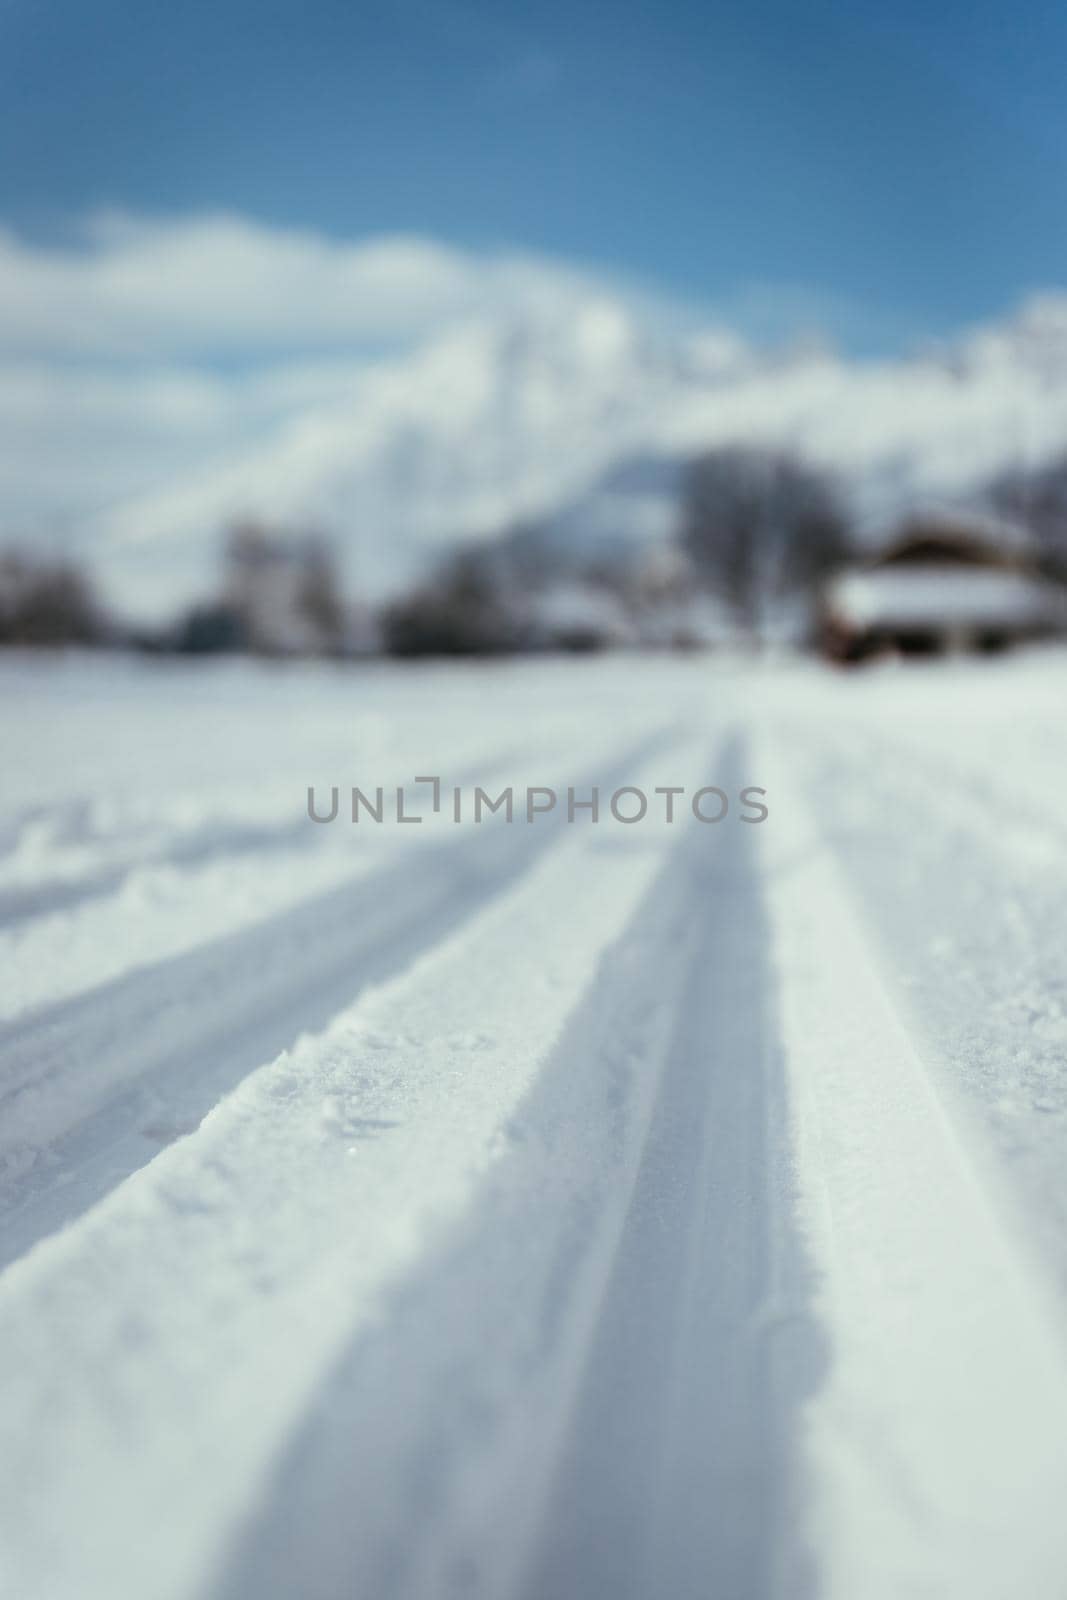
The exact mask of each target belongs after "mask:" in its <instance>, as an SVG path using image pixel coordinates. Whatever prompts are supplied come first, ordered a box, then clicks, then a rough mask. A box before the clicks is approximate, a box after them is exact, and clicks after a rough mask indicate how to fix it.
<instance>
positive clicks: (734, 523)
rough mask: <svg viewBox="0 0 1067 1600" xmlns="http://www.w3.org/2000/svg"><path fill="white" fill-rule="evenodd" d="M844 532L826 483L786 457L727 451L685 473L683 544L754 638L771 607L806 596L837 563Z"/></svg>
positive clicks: (711, 454) (710, 454)
mask: <svg viewBox="0 0 1067 1600" xmlns="http://www.w3.org/2000/svg"><path fill="white" fill-rule="evenodd" d="M846 532H847V523H846V518H845V512H844V508H843V506H842V504H841V501H840V499H839V497H838V494H837V492H836V490H835V488H834V485H833V483H832V482H831V481H830V480H829V479H828V478H827V477H825V476H824V475H823V474H822V473H820V472H818V471H816V470H815V469H813V468H812V467H809V466H807V465H806V464H805V463H804V462H802V461H798V460H796V459H795V458H794V457H792V456H790V455H787V454H785V453H782V452H778V451H772V450H767V449H761V448H758V447H755V446H743V445H726V446H723V447H721V448H718V449H715V450H709V451H707V452H706V454H704V455H702V456H699V457H698V458H697V459H696V460H695V461H694V462H693V463H692V465H691V467H690V469H689V472H688V475H687V478H686V483H685V490H684V498H683V508H682V530H681V535H682V545H683V547H684V548H685V550H686V551H687V552H688V554H689V556H690V557H691V558H692V561H693V564H694V566H695V568H696V570H697V572H698V573H699V574H701V575H702V576H703V578H704V580H705V582H706V583H707V584H708V587H709V588H711V589H712V590H714V591H715V592H717V593H718V594H719V595H721V596H722V598H723V599H724V600H725V601H726V602H727V604H728V605H729V606H730V607H731V608H732V610H733V611H734V614H735V616H736V617H737V619H738V622H739V623H740V624H741V626H742V627H743V628H744V629H745V631H746V632H747V633H748V634H749V635H750V636H751V637H753V638H758V637H759V636H760V635H761V633H762V632H763V629H764V627H765V624H766V620H767V616H768V613H769V611H770V609H771V607H772V606H773V605H774V604H776V603H777V602H780V601H782V600H784V599H786V598H789V597H790V596H797V595H802V594H804V593H805V592H806V591H810V590H811V589H812V588H814V586H815V585H816V584H817V583H818V582H819V580H820V579H821V578H822V577H823V576H824V575H825V574H826V573H827V572H828V571H829V570H830V569H831V568H832V567H833V566H834V565H836V564H837V563H838V562H839V561H840V560H841V558H842V555H843V553H844V551H845V548H846V543H847V541H846Z"/></svg>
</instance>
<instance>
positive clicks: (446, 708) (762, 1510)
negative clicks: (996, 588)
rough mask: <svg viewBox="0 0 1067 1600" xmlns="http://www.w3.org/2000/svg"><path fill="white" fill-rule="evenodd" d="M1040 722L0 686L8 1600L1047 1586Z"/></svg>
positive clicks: (12, 662)
mask: <svg viewBox="0 0 1067 1600" xmlns="http://www.w3.org/2000/svg"><path fill="white" fill-rule="evenodd" d="M1065 709H1067V657H1065V656H1060V655H1056V654H1047V655H1040V654H1039V655H1032V656H1028V657H1026V656H1024V657H1019V658H1016V659H1013V660H1009V661H1004V662H998V663H989V664H981V665H977V664H976V665H939V666H931V667H920V668H915V669H911V668H909V669H894V668H885V669H881V668H880V669H875V670H872V671H870V672H868V673H865V674H856V675H852V676H846V675H837V676H835V675H831V674H829V673H827V672H825V671H823V670H822V669H820V668H817V667H815V666H812V665H805V666H797V667H793V668H789V669H787V668H784V667H774V666H767V667H764V668H762V669H759V670H756V669H753V668H752V667H750V666H742V665H739V664H729V663H719V664H716V663H713V662H711V661H707V660H700V659H690V660H681V659H674V660H636V659H633V660H623V659H618V660H601V661H590V662H587V663H586V662H575V663H570V664H568V663H563V662H548V663H540V664H537V663H526V664H520V665H515V666H504V667H499V668H471V667H456V668H447V669H446V668H437V669H412V670H401V669H386V668H378V667H369V668H367V669H365V670H345V671H342V670H337V671H334V670H331V669H325V668H315V669H313V668H301V667H292V668H278V669H273V670H270V669H257V668H253V667H251V666H248V665H232V666H231V665H226V666H222V667H218V666H207V667H204V668H198V667H181V668H179V667H175V666H172V665H155V664H147V665H146V664H143V663H142V664H138V663H135V662H130V661H107V660H105V659H81V660H79V659H76V658H75V659H70V660H67V661H59V662H51V663H48V662H45V663H33V662H30V661H29V660H26V659H22V660H20V659H17V658H8V659H7V660H6V661H3V662H0V737H2V742H3V749H4V752H5V756H6V759H5V762H4V767H3V773H2V779H0V782H2V809H0V1061H2V1066H0V1265H2V1271H0V1595H2V1596H3V1600H194V1597H195V1600H296V1597H299V1600H400V1597H405V1600H438V1597H442V1600H444V1597H458V1596H471V1597H481V1600H512V1597H514V1600H602V1597H603V1600H607V1597H611V1600H653V1597H654V1600H696V1597H698V1596H699V1597H711V1600H746V1597H755V1596H761V1597H763V1596H774V1597H778V1600H802V1597H824V1596H825V1597H828V1600H912V1597H914V1600H920V1597H921V1600H1006V1597H1008V1596H1013V1597H1014V1596H1025V1597H1026V1600H1062V1597H1063V1596H1064V1595H1065V1594H1067V1518H1065V1516H1064V1501H1065V1496H1067V1316H1065V1309H1067V1066H1065V1061H1067V815H1065V812H1064V795H1065V793H1067V734H1065V716H1064V713H1065ZM426 775H439V776H440V778H441V781H442V790H441V805H440V809H439V810H438V811H437V812H435V811H434V809H433V805H432V799H433V795H432V789H431V786H429V785H427V784H422V785H415V784H414V783H413V780H414V778H415V777H416V776H426ZM309 785H314V786H315V789H316V797H317V803H318V804H319V805H320V806H325V805H327V804H328V801H329V797H330V790H331V787H332V786H333V785H337V786H338V788H339V791H340V806H339V815H338V818H337V820H336V821H334V822H332V823H330V824H328V825H316V824H315V823H313V822H311V821H310V820H309V819H308V816H307V811H306V796H307V789H308V786H309ZM353 785H358V786H359V787H360V788H361V789H363V791H364V792H365V793H367V794H369V795H370V797H371V798H372V799H373V797H374V790H375V789H376V787H377V786H378V785H381V786H383V788H384V789H385V790H386V791H387V792H388V791H389V789H390V788H391V787H395V786H396V785H404V786H406V787H405V794H406V805H407V808H408V814H409V815H412V816H418V817H421V819H422V820H421V821H418V822H415V823H411V824H407V825H405V824H402V823H400V822H398V821H397V820H396V819H395V818H393V817H391V816H390V812H389V807H388V806H387V807H386V811H385V815H384V818H383V821H382V822H381V823H375V822H374V821H373V820H372V819H371V818H370V817H369V816H368V815H367V814H366V813H365V812H363V813H361V820H360V821H359V822H358V823H357V824H353V823H352V822H351V821H349V820H348V817H349V809H348V808H349V800H350V791H351V787H352V786H353ZM593 785H597V786H598V787H599V791H600V797H601V814H600V817H599V820H598V821H597V822H596V823H595V824H594V823H593V821H592V820H591V818H590V815H589V813H588V812H587V811H578V812H577V814H576V817H577V820H575V821H574V822H573V824H572V823H570V822H569V821H568V819H567V815H566V791H567V788H568V786H573V787H574V788H575V790H576V791H577V797H578V798H587V797H588V796H589V792H590V788H591V786H593ZM457 786H458V787H459V788H460V791H461V805H462V808H463V810H462V820H461V821H460V822H459V823H456V822H455V821H453V818H452V806H453V803H454V796H453V789H454V788H455V787H457ZM477 786H481V787H483V788H484V789H485V790H486V791H487V792H488V793H490V794H491V795H492V796H494V797H495V796H497V795H498V794H499V793H500V791H501V790H502V789H504V788H505V787H506V786H511V787H512V789H513V793H514V797H515V805H516V810H515V816H514V820H513V821H512V822H511V823H509V822H508V821H507V820H506V817H505V816H504V814H503V812H502V811H501V812H499V813H497V814H496V815H495V816H484V817H483V820H482V822H480V823H475V822H474V821H473V818H472V815H471V797H472V796H473V793H474V789H475V787H477ZM624 786H625V787H626V788H627V789H628V790H634V789H638V790H641V791H642V792H643V793H645V794H647V795H648V796H650V797H652V799H651V803H650V805H649V811H648V815H647V816H646V817H645V818H644V819H643V820H642V821H640V822H635V823H632V824H625V823H621V822H619V821H617V820H615V819H614V818H613V817H612V816H611V813H610V809H609V801H610V797H611V796H612V795H613V794H614V793H615V792H616V791H617V790H618V789H620V788H622V787H624ZM707 786H715V787H717V788H719V789H721V790H722V791H724V793H725V794H726V796H727V797H728V799H729V802H730V809H729V812H728V814H727V816H726V817H725V818H724V819H723V820H722V821H721V822H718V823H714V824H712V823H704V822H700V821H698V820H696V819H695V818H694V816H693V813H692V806H691V799H690V797H691V796H692V795H693V794H695V793H696V791H698V790H700V789H701V788H705V787H707ZM749 786H752V787H758V788H761V789H764V790H766V797H765V803H766V805H767V808H768V812H769V815H768V816H767V818H766V820H765V821H763V822H759V823H755V822H752V821H748V822H746V821H743V820H742V816H743V815H744V813H743V810H742V807H741V804H740V802H739V799H738V797H739V795H740V791H741V790H742V789H744V788H746V787H749ZM664 787H673V788H675V789H679V790H681V791H683V793H682V796H681V798H680V799H678V801H677V810H676V814H675V821H674V822H673V823H670V824H668V823H667V822H666V820H665V816H664V810H665V804H666V800H665V797H664V796H662V795H660V796H656V795H655V790H656V789H657V788H664ZM528 788H533V789H534V790H535V791H537V792H540V791H542V790H545V789H555V790H556V791H557V793H558V794H559V796H560V801H559V803H558V804H557V806H556V807H555V809H554V810H553V811H551V812H547V811H546V812H544V813H538V814H537V815H535V817H534V820H533V821H532V822H527V821H526V820H525V809H524V808H525V801H526V791H527V789H528ZM541 800H542V802H543V800H544V796H543V795H541ZM705 804H706V806H707V808H708V809H707V811H706V814H709V815H713V814H714V811H715V808H716V806H717V804H718V802H717V800H716V797H715V796H705ZM635 805H636V802H635V800H634V796H633V794H632V793H631V794H630V795H629V797H628V802H626V801H624V803H623V805H622V809H623V810H624V811H627V812H628V813H629V811H630V810H631V808H633V807H634V806H635ZM751 814H752V813H751V812H750V813H749V815H751Z"/></svg>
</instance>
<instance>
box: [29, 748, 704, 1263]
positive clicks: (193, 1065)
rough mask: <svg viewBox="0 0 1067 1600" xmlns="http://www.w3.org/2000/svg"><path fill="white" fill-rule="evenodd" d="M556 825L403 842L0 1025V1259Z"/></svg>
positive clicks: (183, 1122) (367, 978)
mask: <svg viewBox="0 0 1067 1600" xmlns="http://www.w3.org/2000/svg"><path fill="white" fill-rule="evenodd" d="M678 738H679V734H678V731H677V730H676V729H674V728H673V727H671V726H669V725H668V726H667V727H666V728H660V729H659V730H657V731H655V732H652V733H649V734H646V735H645V736H644V737H643V738H641V739H640V740H639V741H638V742H637V743H636V744H634V745H630V746H628V747H626V748H625V750H623V749H616V751H615V752H614V753H613V755H612V756H611V757H610V758H608V768H609V772H608V777H607V780H606V781H607V782H609V783H611V782H613V781H614V779H613V778H612V776H611V773H613V772H616V771H617V772H618V773H620V774H622V775H625V774H626V773H628V772H629V771H630V770H631V768H632V766H633V765H634V764H635V763H637V762H639V761H640V760H642V759H646V758H647V756H648V754H649V752H650V751H653V750H663V749H669V748H670V746H671V745H672V743H677V741H678ZM588 781H594V779H593V777H592V775H590V776H589V779H588ZM559 837H560V826H559V818H558V814H557V815H550V816H548V817H546V818H543V819H541V820H540V821H539V823H538V824H537V825H535V826H534V827H531V828H527V827H526V825H525V824H524V823H522V822H518V821H517V822H515V823H514V824H510V825H503V824H501V825H496V824H494V823H493V822H492V820H490V822H489V824H488V825H487V827H486V829H485V831H484V832H483V831H482V830H480V829H479V830H478V831H476V832H472V831H471V830H468V829H464V830H463V832H462V834H461V836H460V837H459V838H457V839H454V840H448V842H446V843H437V842H436V841H433V842H431V843H429V844H428V845H426V846H423V845H413V846H412V848H411V849H410V850H402V851H400V852H399V853H398V854H397V855H395V856H393V857H391V858H389V859H387V862H386V864H385V865H384V866H383V867H382V868H381V869H380V870H379V871H378V872H377V873H374V872H370V873H368V874H366V875H363V876H358V877H356V878H355V879H353V881H352V882H350V883H346V884H342V886H341V887H340V888H337V889H331V890H327V891H326V892H324V893H322V894H320V895H318V896H316V897H315V898H313V899H312V900H310V901H303V902H301V903H299V904H298V905H297V906H295V907H293V908H290V909H288V910H284V911H282V912H281V913H279V914H277V915H275V916H273V917H270V918H268V919H267V920H266V921H263V922H259V923H255V924H253V925H252V926H251V927H250V928H247V929H244V930H241V931H239V932H236V933H233V934H228V935H225V936H224V937H223V938H221V939H219V940H216V941H214V942H212V943H211V944H209V945H207V946H200V947H198V948H196V949H194V950H192V951H189V952H186V953H184V954H181V955H178V956H175V957H172V958H170V959H169V960H165V961H162V962H160V963H158V964H157V965H156V966H155V967H150V968H148V969H135V970H134V971H133V972H131V973H130V974H129V975H128V976H124V977H119V978H117V979H114V980H113V981H112V982H110V983H108V984H106V985H104V986H103V987H102V988H99V989H95V990H91V991H89V992H88V993H87V994H84V995H78V996H75V997H74V998H72V999H71V1000H68V1001H64V1002H62V1003H61V1004H59V1005H58V1006H56V1007H55V1008H52V1009H50V1010H48V1011H46V1012H44V1013H42V1014H37V1015H32V1016H30V1017H29V1018H27V1019H24V1020H17V1021H15V1022H13V1023H9V1024H6V1025H3V1026H0V1053H2V1054H4V1055H5V1056H6V1057H7V1064H6V1067H5V1073H4V1078H3V1079H2V1080H0V1270H2V1269H3V1266H4V1265H6V1264H8V1263H9V1262H11V1261H13V1260H15V1259H17V1258H18V1256H20V1255H21V1254H23V1253H24V1252H25V1250H27V1249H28V1248H30V1246H32V1244H34V1243H35V1242H36V1241H37V1240H38V1239H39V1238H41V1237H43V1236H45V1235H46V1234H48V1233H51V1232H54V1231H55V1230H56V1228H58V1227H61V1226H63V1225H65V1224H66V1223H67V1222H69V1221H70V1220H71V1219H72V1218H73V1217H75V1216H77V1215H78V1214H79V1213H80V1212H82V1211H84V1210H85V1209H87V1207H88V1206H90V1205H92V1204H93V1203H94V1202H95V1201H96V1200H98V1199H99V1198H100V1197H101V1196H102V1195H104V1194H106V1193H107V1192H108V1191H109V1190H110V1189H112V1188H114V1187H115V1185H116V1184H118V1183H120V1182H122V1181H123V1180H124V1179H125V1178H126V1177H128V1176H129V1174H130V1173H131V1172H134V1171H136V1170H137V1169H138V1168H139V1167H141V1166H143V1165H145V1164H146V1163H147V1162H149V1161H151V1160H152V1158H153V1157H154V1156H155V1154H156V1153H157V1152H158V1150H159V1148H160V1146H161V1145H166V1144H168V1143H169V1142H170V1141H171V1140H172V1139H175V1138H178V1137H181V1136H183V1135H188V1134H191V1133H192V1132H193V1131H195V1129H196V1128H197V1126H198V1125H199V1123H200V1121H201V1120H202V1118H203V1117H204V1116H205V1115H206V1113H207V1112H208V1111H209V1110H210V1109H211V1107H212V1106H213V1105H215V1104H216V1103H217V1102H218V1100H219V1099H220V1097H221V1096H223V1095H225V1094H226V1093H228V1092H230V1091H231V1090H232V1089H233V1088H234V1087H235V1086H236V1085H237V1084H238V1083H239V1082H240V1081H241V1079H242V1078H243V1077H244V1076H245V1075H246V1074H247V1073H249V1072H251V1071H253V1070H254V1069H255V1068H256V1067H258V1066H260V1065H262V1064H263V1063H264V1062H266V1061H270V1060H271V1059H272V1058H273V1057H275V1056H276V1055H277V1054H278V1053H279V1051H281V1050H283V1049H284V1048H286V1047H287V1046H289V1045H291V1044H292V1043H293V1042H294V1041H295V1039H296V1038H297V1037H298V1036H299V1035H300V1034H302V1033H305V1032H309V1031H314V1030H315V1029H317V1028H321V1027H323V1026H324V1025H325V1024H326V1023H327V1022H328V1021H329V1020H330V1018H331V1017H333V1016H334V1015H336V1014H337V1013H338V1012H339V1011H341V1010H342V1009H343V1008H344V1007H345V1006H347V1005H349V1004H350V1003H351V1002H352V1001H353V1000H354V999H355V997H356V996H357V994H358V993H359V992H360V990H361V989H363V988H364V987H366V986H367V985H373V984H375V983H379V982H381V981H382V980H384V979H385V978H388V977H390V976H392V975H393V974H395V973H398V972H401V971H403V970H404V968H405V967H407V966H409V965H410V964H411V963H412V962H413V961H414V960H416V959H417V957H418V955H419V954H420V952H421V951H423V950H426V949H431V948H433V947H434V946H435V945H436V944H438V943H440V942H441V941H443V940H446V939H447V938H448V937H449V935H450V934H451V933H452V931H453V930H454V929H455V928H456V927H457V926H459V925H461V924H462V923H463V922H464V921H465V920H466V919H467V918H468V917H469V916H471V915H472V914H474V913H475V912H476V911H477V910H478V908H479V907H480V906H481V905H482V904H483V903H485V902H486V901H487V900H489V899H491V898H492V897H493V896H495V895H497V894H499V893H500V892H502V891H503V890H504V889H506V887H507V886H508V885H509V884H510V883H511V882H512V881H513V880H515V879H516V878H518V877H520V876H521V875H522V874H524V873H525V872H527V871H528V870H529V869H530V866H531V865H532V863H533V862H534V861H536V859H537V858H538V856H539V855H540V854H541V853H542V852H543V851H544V850H546V849H549V848H551V847H552V846H553V845H555V844H557V843H558V841H559ZM370 908H373V918H372V917H371V916H370V915H368V914H367V913H368V911H369V909H370Z"/></svg>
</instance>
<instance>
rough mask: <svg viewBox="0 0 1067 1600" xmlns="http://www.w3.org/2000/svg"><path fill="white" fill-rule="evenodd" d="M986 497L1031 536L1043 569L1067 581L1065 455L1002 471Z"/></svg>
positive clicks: (999, 511)
mask: <svg viewBox="0 0 1067 1600" xmlns="http://www.w3.org/2000/svg"><path fill="white" fill-rule="evenodd" d="M989 500H990V503H991V504H992V506H993V509H994V510H995V511H996V512H998V513H999V515H1000V516H1002V517H1006V518H1008V519H1009V520H1010V521H1013V522H1018V523H1020V524H1021V525H1022V526H1023V527H1024V528H1026V529H1028V530H1029V532H1030V533H1031V534H1032V535H1033V537H1034V539H1035V540H1036V542H1037V557H1038V561H1039V562H1040V565H1041V566H1042V567H1043V568H1044V570H1045V571H1046V572H1047V573H1049V575H1050V576H1052V577H1057V578H1060V579H1061V580H1067V455H1064V456H1060V457H1059V458H1058V459H1057V460H1055V461H1052V462H1050V463H1049V464H1048V465H1047V466H1044V467H1040V468H1037V469H1036V470H1033V471H1027V470H1026V469H1024V468H1021V467H1020V468H1015V469H1013V470H1011V471H1009V472H1005V473H1002V474H1001V476H1000V477H999V478H996V479H995V480H994V481H993V483H992V484H991V485H990V488H989Z"/></svg>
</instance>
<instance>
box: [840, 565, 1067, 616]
mask: <svg viewBox="0 0 1067 1600" xmlns="http://www.w3.org/2000/svg"><path fill="white" fill-rule="evenodd" d="M829 602H830V606H831V608H832V610H833V611H834V612H835V613H836V614H837V615H838V616H840V617H842V618H843V619H845V620H847V621H848V622H850V623H852V624H853V625H854V626H856V627H872V626H875V625H877V626H882V627H899V626H915V625H916V624H918V625H920V626H931V627H935V626H939V625H943V624H953V623H956V624H968V623H969V624H974V625H980V626H1004V627H1038V626H1049V625H1051V624H1053V623H1055V622H1057V621H1059V622H1063V621H1064V620H1067V619H1065V616H1064V610H1065V605H1064V596H1063V595H1062V594H1061V593H1060V592H1059V591H1058V590H1057V589H1055V588H1054V587H1053V586H1052V585H1051V584H1048V583H1045V582H1043V581H1042V580H1041V579H1039V578H1034V577H1032V576H1030V575H1029V574H1027V573H1024V572H1018V571H1012V570H1009V569H1003V568H1002V569H998V568H994V567H966V566H960V565H958V564H952V565H950V564H948V563H946V564H945V565H943V566H939V565H934V564H929V565H924V566H922V567H907V566H902V565H901V566H888V567H870V568H867V569H866V570H863V571H855V572H847V573H844V574H842V575H841V576H840V577H839V578H837V579H835V581H834V582H833V583H832V584H831V586H830V592H829Z"/></svg>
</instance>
